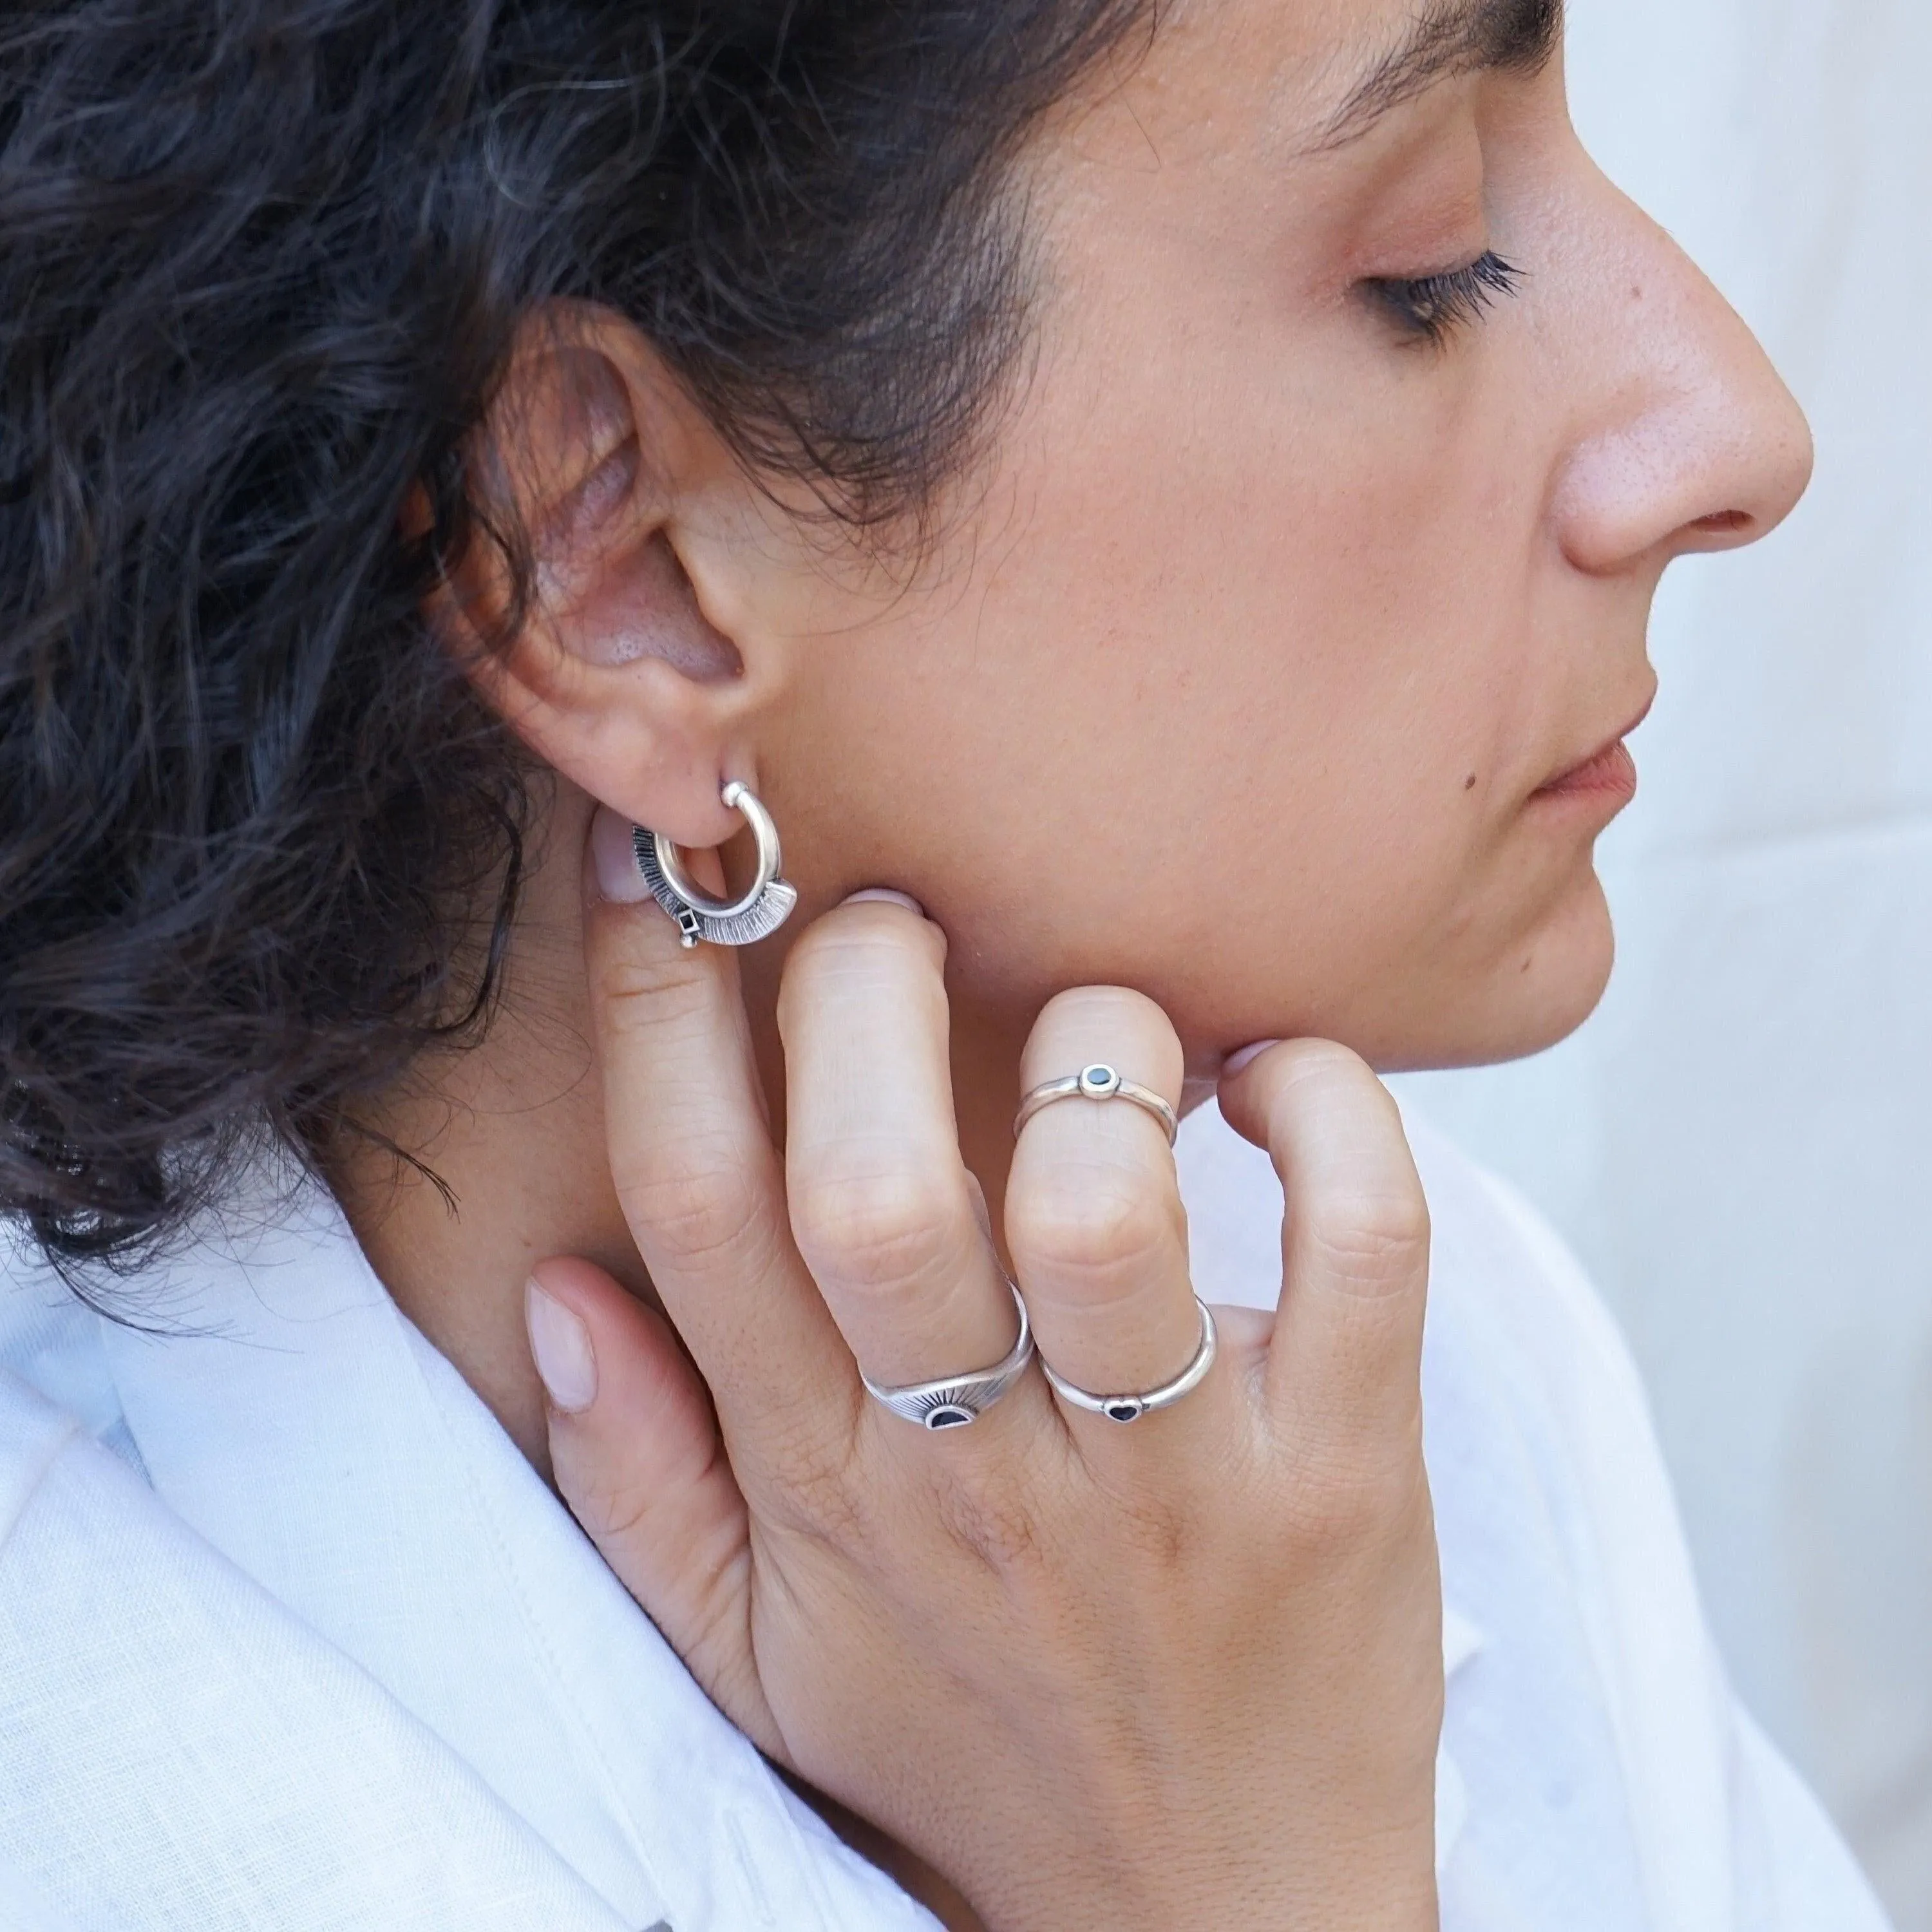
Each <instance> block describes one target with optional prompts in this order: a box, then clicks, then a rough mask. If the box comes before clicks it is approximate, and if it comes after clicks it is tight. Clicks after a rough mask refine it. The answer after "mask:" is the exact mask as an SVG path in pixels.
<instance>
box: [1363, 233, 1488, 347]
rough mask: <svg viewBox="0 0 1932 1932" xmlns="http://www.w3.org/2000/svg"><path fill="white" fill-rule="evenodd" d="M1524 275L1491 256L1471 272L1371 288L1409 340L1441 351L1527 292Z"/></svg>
mask: <svg viewBox="0 0 1932 1932" xmlns="http://www.w3.org/2000/svg"><path fill="white" fill-rule="evenodd" d="M1365 286H1366V287H1367V289H1368V291H1369V293H1370V295H1371V296H1372V297H1373V299H1374V300H1375V301H1376V304H1377V305H1379V307H1380V308H1382V309H1383V310H1384V311H1385V312H1386V313H1387V314H1389V315H1390V316H1391V317H1394V320H1395V321H1396V322H1397V323H1398V324H1399V325H1400V327H1401V328H1402V329H1404V330H1405V331H1406V332H1408V333H1409V335H1413V336H1415V337H1417V338H1420V339H1421V340H1422V341H1426V342H1429V343H1431V344H1437V345H1440V344H1443V343H1445V342H1446V341H1448V339H1449V338H1450V337H1451V336H1452V335H1454V334H1455V333H1456V332H1457V330H1459V329H1469V328H1472V327H1474V326H1475V325H1476V324H1477V323H1480V322H1481V320H1483V318H1484V317H1485V316H1486V315H1487V314H1489V312H1490V310H1491V309H1493V308H1495V307H1496V304H1497V303H1498V302H1502V301H1503V300H1505V299H1506V298H1507V297H1508V296H1513V295H1514V294H1516V293H1517V291H1518V290H1520V288H1521V287H1522V286H1523V270H1522V269H1519V268H1517V267H1516V266H1514V264H1512V263H1508V262H1506V261H1505V260H1503V258H1502V257H1501V256H1500V255H1499V254H1496V253H1495V252H1494V251H1489V252H1487V253H1486V254H1482V255H1480V256H1478V257H1477V258H1476V260H1475V261H1473V262H1472V263H1470V264H1469V266H1468V267H1466V268H1463V269H1446V270H1445V271H1444V272H1442V274H1441V275H1421V276H1418V277H1417V278H1415V280H1413V281H1409V280H1403V279H1400V278H1393V277H1384V276H1378V277H1376V278H1375V279H1374V280H1373V281H1370V282H1369V283H1367V284H1366V285H1365Z"/></svg>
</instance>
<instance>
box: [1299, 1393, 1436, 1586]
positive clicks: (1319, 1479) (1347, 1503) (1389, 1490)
mask: <svg viewBox="0 0 1932 1932" xmlns="http://www.w3.org/2000/svg"><path fill="white" fill-rule="evenodd" d="M1428 1494H1429V1480H1428V1477H1427V1474H1426V1473H1425V1472H1424V1466H1423V1461H1422V1445H1421V1430H1420V1427H1419V1426H1418V1430H1417V1431H1416V1434H1415V1440H1414V1441H1413V1442H1412V1443H1409V1444H1408V1445H1406V1446H1404V1447H1400V1448H1396V1449H1395V1450H1394V1451H1393V1453H1391V1452H1388V1451H1385V1452H1383V1453H1381V1454H1347V1453H1343V1452H1340V1451H1328V1452H1325V1453H1323V1454H1309V1455H1307V1456H1305V1457H1303V1458H1302V1459H1301V1461H1300V1463H1298V1466H1297V1468H1296V1469H1295V1479H1294V1481H1293V1482H1292V1484H1291V1485H1290V1486H1289V1527H1290V1532H1291V1534H1292V1536H1293V1537H1294V1539H1295V1542H1296V1544H1297V1545H1298V1547H1300V1548H1301V1550H1303V1551H1304V1553H1307V1554H1308V1555H1310V1556H1315V1557H1318V1558H1320V1559H1323V1560H1325V1561H1334V1560H1338V1559H1341V1558H1343V1557H1345V1556H1349V1555H1350V1554H1352V1553H1356V1552H1358V1551H1361V1550H1367V1549H1374V1548H1379V1547H1382V1546H1384V1545H1385V1544H1387V1543H1388V1541H1389V1540H1390V1538H1391V1537H1392V1536H1394V1535H1399V1534H1400V1532H1401V1531H1402V1530H1403V1529H1404V1528H1405V1527H1406V1526H1408V1525H1409V1524H1410V1523H1412V1522H1413V1520H1415V1512H1416V1510H1417V1508H1418V1505H1420V1507H1421V1508H1422V1509H1424V1511H1427V1508H1428Z"/></svg>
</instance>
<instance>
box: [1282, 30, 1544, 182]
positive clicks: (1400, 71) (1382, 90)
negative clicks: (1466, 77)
mask: <svg viewBox="0 0 1932 1932" xmlns="http://www.w3.org/2000/svg"><path fill="white" fill-rule="evenodd" d="M1562 38H1563V0H1424V5H1421V7H1419V8H1418V10H1417V12H1416V13H1415V18H1414V20H1412V22H1411V23H1410V26H1409V31H1408V32H1407V33H1406V34H1405V35H1404V36H1403V39H1402V40H1401V42H1400V43H1399V44H1398V45H1397V46H1394V47H1393V48H1391V49H1390V50H1389V51H1388V52H1387V53H1385V54H1384V55H1382V58H1380V59H1379V60H1378V61H1377V62H1376V64H1375V65H1374V66H1373V67H1372V68H1370V70H1369V71H1368V73H1367V74H1366V75H1364V77H1363V78H1362V79H1361V80H1359V81H1358V82H1357V83H1356V84H1355V86H1354V87H1352V89H1350V90H1349V94H1348V96H1347V98H1346V99H1345V100H1344V101H1343V103H1342V104H1341V106H1340V107H1338V108H1337V110H1335V112H1334V114H1333V115H1331V116H1330V118H1329V120H1328V124H1327V126H1326V127H1325V128H1324V130H1323V131H1322V136H1321V139H1319V142H1317V143H1316V145H1317V147H1318V148H1339V147H1342V146H1345V145H1346V144H1347V143H1348V142H1351V141H1355V140H1358V139H1361V136H1363V135H1364V134H1366V133H1367V132H1368V131H1369V130H1370V128H1371V127H1373V126H1374V125H1375V124H1376V122H1377V121H1379V120H1381V119H1382V117H1383V116H1384V115H1386V114H1388V113H1392V112H1393V111H1394V110H1395V109H1396V108H1398V107H1401V106H1402V105H1403V104H1404V103H1405V102H1407V101H1413V100H1414V99H1415V97H1416V96H1417V95H1419V94H1422V93H1424V92H1427V90H1428V89H1430V88H1431V87H1433V86H1435V85H1436V83H1437V82H1438V81H1440V80H1446V79H1448V77H1451V75H1454V74H1481V73H1495V72H1514V73H1518V74H1535V73H1538V72H1539V71H1541V69H1542V68H1544V67H1546V66H1547V65H1549V63H1550V61H1551V59H1552V58H1553V57H1554V56H1555V55H1556V49H1557V48H1558V46H1559V45H1560V44H1561V43H1562Z"/></svg>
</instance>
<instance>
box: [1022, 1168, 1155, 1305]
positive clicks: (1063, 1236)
mask: <svg viewBox="0 0 1932 1932" xmlns="http://www.w3.org/2000/svg"><path fill="white" fill-rule="evenodd" d="M1007 1233H1008V1235H1009V1236H1010V1238H1011V1240H1012V1242H1013V1247H1014V1250H1015V1252H1016V1253H1019V1254H1022V1255H1024V1256H1025V1258H1026V1259H1027V1261H1028V1264H1029V1265H1031V1266H1032V1267H1034V1268H1041V1269H1048V1270H1051V1271H1053V1272H1054V1273H1055V1274H1060V1275H1064V1276H1070V1277H1076V1278H1077V1277H1082V1276H1087V1277H1095V1278H1098V1279H1102V1280H1105V1279H1108V1278H1111V1277H1117V1276H1118V1275H1120V1274H1130V1273H1133V1272H1136V1271H1139V1270H1140V1269H1142V1268H1145V1267H1146V1266H1148V1265H1150V1264H1151V1263H1153V1262H1155V1261H1157V1259H1159V1258H1160V1256H1163V1254H1164V1253H1165V1252H1166V1250H1167V1249H1168V1247H1169V1246H1170V1245H1171V1244H1172V1242H1173V1241H1174V1239H1175V1227H1174V1220H1173V1217H1172V1214H1171V1213H1170V1212H1169V1209H1168V1207H1167V1205H1166V1204H1165V1203H1164V1202H1161V1201H1160V1200H1159V1199H1156V1198H1155V1197H1154V1196H1153V1195H1151V1193H1148V1191H1147V1190H1145V1189H1142V1188H1139V1187H1134V1186H1133V1185H1130V1184H1129V1183H1128V1181H1127V1178H1125V1177H1124V1176H1121V1175H1112V1174H1108V1173H1106V1172H1102V1173H1100V1174H1097V1175H1096V1174H1088V1175H1084V1176H1082V1177H1079V1178H1075V1177H1066V1178H1062V1179H1061V1180H1059V1181H1054V1182H1049V1184H1046V1185H1044V1186H1041V1187H1033V1188H1028V1189H1026V1190H1024V1191H1022V1193H1019V1195H1018V1196H1016V1198H1015V1199H1014V1200H1013V1202H1011V1203H1010V1205H1009V1207H1008V1209H1007Z"/></svg>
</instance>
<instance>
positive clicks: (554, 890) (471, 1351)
mask: <svg viewBox="0 0 1932 1932" xmlns="http://www.w3.org/2000/svg"><path fill="white" fill-rule="evenodd" d="M590 813H591V806H590V804H589V801H588V800H587V799H585V798H584V797H583V795H582V794H581V793H576V792H573V791H570V790H566V789H562V788H559V793H558V795H557V796H556V799H555V800H554V802H553V804H552V805H551V806H550V809H549V811H547V814H546V815H545V823H544V825H543V826H542V827H541V832H540V835H539V836H538V838H536V839H535V840H534V841H533V849H534V850H535V855H536V856H535V862H534V864H533V865H532V870H531V873H530V876H529V883H528V886H527V888H526V891H525V893H524V895H523V904H522V907H521V909H520V913H519V916H518V919H517V929H516V932H515V934H514V936H513V938H512V939H511V944H510V947H509V950H508V958H507V959H506V962H505V969H504V979H503V990H502V1001H501V1004H500V1007H499V1011H498V1013H497V1015H496V1018H495V1019H494V1020H493V1022H492V1024H491V1025H490V1029H489V1031H488V1032H487V1034H485V1035H484V1038H483V1040H481V1043H479V1044H478V1045H476V1046H473V1047H472V1048H470V1049H468V1050H467V1051H466V1052H462V1053H460V1054H453V1055H448V1056H445V1057H435V1058H430V1059H428V1060H426V1061H424V1062H422V1064H419V1066H418V1067H417V1068H416V1070H414V1071H413V1073H412V1074H411V1076H410V1078H409V1079H408V1080H407V1081H406V1082H403V1083H401V1085H398V1087H396V1088H394V1089H393V1090H392V1091H390V1092H389V1093H387V1094H384V1095H383V1096H381V1097H380V1099H379V1100H378V1101H377V1104H376V1105H375V1106H374V1107H373V1108H371V1109H369V1110H368V1113H367V1115H365V1120H366V1124H368V1126H369V1127H371V1128H372V1129H373V1130H374V1131H375V1133H376V1134H377V1135H378V1136H381V1137H383V1139H386V1140H387V1141H389V1142H392V1143H393V1144H394V1145H396V1146H398V1147H400V1148H403V1149H404V1150H406V1151H407V1152H408V1153H409V1154H410V1155H411V1156H413V1157H415V1158H416V1159H417V1160H420V1161H421V1162H422V1163H423V1165H424V1167H425V1168H426V1169H428V1171H429V1175H433V1176H434V1179H431V1178H428V1175H425V1174H424V1173H422V1172H419V1171H418V1170H416V1169H413V1168H411V1167H409V1166H406V1165H403V1164H401V1163H398V1162H397V1161H396V1160H395V1159H394V1158H393V1157H392V1156H389V1155H387V1154H381V1153H379V1152H377V1151H375V1148H374V1143H373V1142H371V1143H370V1144H365V1145H364V1146H363V1147H362V1148H359V1149H358V1150H356V1151H353V1152H352V1153H351V1154H349V1155H348V1156H347V1157H345V1158H344V1159H343V1160H341V1161H339V1162H338V1163H337V1164H336V1165H335V1166H334V1167H333V1168H332V1171H331V1173H330V1175H329V1179H330V1181H331V1183H332V1185H333V1186H334V1187H335V1192H336V1193H337V1196H338V1199H340V1201H341V1204H342V1206H343V1209H344V1212H345V1214H347V1217H348V1220H349V1223H350V1226H351V1227H352V1228H353V1229H354V1231H355V1233H356V1238H357V1239H358V1241H359V1242H360V1243H361V1244H362V1249H363V1252H364V1253H365V1254H366V1255H367V1256H368V1259H369V1262H370V1264H371V1266H372V1267H373V1268H374V1269H375V1271H376V1273H377V1276H378V1277H380V1280H382V1282H383V1284H384V1286H386V1288H387V1289H389V1292H390V1293H391V1294H392V1295H393V1296H394V1297H395V1301H396V1302H397V1304H398V1307H401V1309H402V1310H403V1311H404V1313H405V1314H407V1316H409V1317H410V1319H411V1320H412V1321H413V1322H415V1323H416V1326H417V1327H418V1328H420V1329H421V1330H422V1332H423V1333H424V1334H425V1335H426V1336H427V1337H428V1338H429V1340H430V1341H431V1343H434V1345H435V1346H436V1347H437V1349H439V1350H440V1352H441V1353H442V1354H443V1355H444V1356H446V1358H448V1359H449V1361H450V1362H451V1363H452V1364H453V1365H454V1366H455V1368H456V1369H457V1370H458V1373H460V1375H461V1376H463V1379H465V1380H466V1382H468V1383H469V1385H470V1386H471V1387H472V1388H474V1389H475V1391H476V1392H477V1394H478V1395H479V1396H480V1397H481V1398H482V1399H483V1400H484V1402H485V1403H487V1405H488V1406H489V1407H490V1409H491V1410H492V1411H493V1412H494V1414H495V1415H496V1418H497V1420H498V1421H499V1422H501V1423H502V1425H503V1427H504V1428H505V1430H507V1431H508V1433H509V1435H510V1436H511V1439H512V1440H514V1442H515V1443H516V1445H517V1448H519V1449H520V1450H521V1451H523V1454H524V1455H525V1456H526V1457H528V1458H529V1460H530V1461H531V1462H532V1463H534V1464H535V1466H537V1468H538V1469H539V1470H540V1471H541V1472H543V1473H544V1475H545V1476H546V1478H547V1476H548V1475H549V1467H550V1464H549V1453H548V1449H547V1444H546V1439H545V1427H544V1398H543V1391H542V1388H541V1384H540V1383H539V1382H538V1380H537V1378H536V1373H535V1370H534V1368H533V1367H532V1365H531V1363H530V1358H529V1347H528V1345H527V1343H526V1341H525V1339H524V1333H523V1287H524V1284H525V1283H526V1281H527V1280H529V1272H530V1269H531V1268H532V1266H533V1265H534V1264H535V1263H536V1262H539V1261H541V1260H544V1259H546V1258H547V1257H548V1256H553V1255H581V1256H584V1257H585V1258H586V1259H589V1260H591V1261H593V1262H596V1263H598V1265H600V1266H601V1267H603V1268H607V1269H608V1270H609V1271H610V1273H611V1274H613V1275H614V1276H616V1278H617V1279H618V1280H620V1281H622V1282H623V1283H625V1284H626V1285H627V1286H629V1287H630V1288H631V1289H632V1290H633V1291H634V1292H636V1293H637V1294H638V1295H642V1296H643V1297H645V1298H646V1299H649V1298H652V1297H651V1288H650V1282H649V1277H648V1276H647V1274H646V1272H645V1270H644V1268H643V1263H642V1262H640V1259H638V1256H637V1250H636V1247H635V1246H634V1244H633V1242H632V1241H631V1236H630V1233H629V1231H628V1229H627V1228H626V1226H625V1222H624V1217H623V1213H622V1209H621V1208H620V1207H619V1204H618V1201H617V1196H616V1190H615V1188H614V1187H613V1185H612V1183H611V1180H610V1169H609V1164H608V1162H607V1158H606V1156H605V1153H604V1096H603V1088H602V1084H601V1080H600V1078H599V1072H598V1064H597V1056H596V1052H595V1047H594V1046H593V1044H592V1021H591V1014H590V1010H589V996H588V989H587V985H586V976H585V973H584V969H583V938H582V933H583V925H582V911H581V900H580V892H581V886H580V876H581V859H582V853H583V841H584V839H585V837H586V834H587V831H588V827H589V818H590ZM855 883H856V882H855ZM832 896H834V897H835V896H836V895H832ZM826 902H827V903H829V900H828V901H826ZM817 909H822V907H821V908H814V907H809V906H805V907H801V908H800V911H799V916H798V917H797V919H796V921H795V928H796V929H802V927H803V926H804V924H805V922H806V920H807V919H808V918H809V917H810V916H812V913H813V912H814V910H817ZM782 964H783V956H782V946H781V941H771V942H769V943H768V944H766V946H764V947H760V948H759V949H757V951H756V952H755V953H748V954H747V955H746V956H745V959H744V962H743V965H744V968H745V972H744V978H745V1001H746V1004H747V1007H748V1010H749V1013H750V1017H751V1025H752V1031H753V1033H754V1037H755V1038H756V1040H757V1043H758V1055H759V1061H760V1069H761V1071H762V1073H763V1077H764V1082H765V1085H766V1091H767V1092H768V1094H769V1096H770V1097H771V1100H772V1118H773V1120H774V1121H775V1122H778V1123H782V1121H783V1119H784V1078H783V1061H782V1056H781V1053H780V1051H779V1049H778V1033H777V1026H776V1022H775V1019H774V1013H775V1007H776V1002H777V995H778V974H779V971H780V969H781V966H782ZM1026 1024H1027V1021H1026V1019H1025V1018H1020V1019H1016V1018H1014V1017H1013V1016H989V1015H985V1014H980V1013H974V1012H972V1011H970V1010H961V1009H958V1008H956V1010H955V1013H954V1015H953V1087H954V1100H955V1104H956V1109H957V1113H958V1118H959V1136H960V1148H961V1151H962V1154H964V1155H965V1159H966V1161H967V1164H968V1166H970V1167H971V1168H972V1169H973V1170H974V1172H975V1173H976V1174H977V1175H978V1177H979V1178H980V1183H981V1184H982V1186H983V1187H984V1188H985V1189H986V1196H987V1202H988V1205H989V1208H991V1209H992V1214H993V1217H994V1226H995V1227H997V1226H999V1225H1000V1218H999V1217H1000V1212H1001V1202H1002V1201H1003V1199H1004V1193H1005V1187H1006V1179H1007V1168H1008V1166H1009V1163H1010V1160H1011V1157H1012V1120H1013V1106H1014V1102H1015V1098H1016V1094H1017V1091H1018V1082H1019V1059H1020V1052H1021V1049H1022V1046H1023V1045H1024V1044H1025V1028H1026ZM780 1131H782V1127H780Z"/></svg>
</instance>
